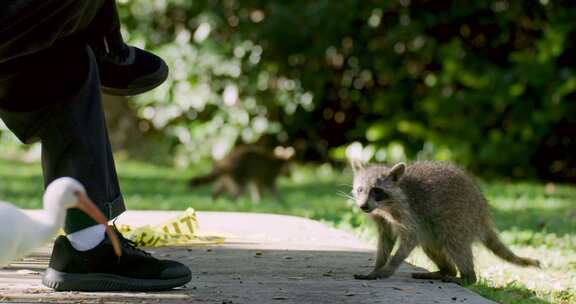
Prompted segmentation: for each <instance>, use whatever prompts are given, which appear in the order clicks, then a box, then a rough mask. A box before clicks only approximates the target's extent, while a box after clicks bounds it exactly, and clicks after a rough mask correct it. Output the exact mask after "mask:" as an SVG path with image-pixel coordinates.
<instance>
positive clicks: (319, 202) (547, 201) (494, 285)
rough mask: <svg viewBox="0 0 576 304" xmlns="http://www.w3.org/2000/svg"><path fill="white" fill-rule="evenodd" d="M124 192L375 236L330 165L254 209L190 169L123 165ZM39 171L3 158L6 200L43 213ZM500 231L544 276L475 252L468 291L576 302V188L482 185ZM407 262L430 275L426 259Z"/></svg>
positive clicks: (297, 175) (136, 204)
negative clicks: (202, 182)
mask: <svg viewBox="0 0 576 304" xmlns="http://www.w3.org/2000/svg"><path fill="white" fill-rule="evenodd" d="M119 163H120V164H119V168H118V171H119V174H120V177H121V186H122V189H123V192H124V194H125V198H126V201H127V204H128V208H129V209H159V210H182V209H185V208H186V207H189V206H191V207H194V208H195V209H197V210H220V211H251V212H268V213H282V214H292V215H298V216H304V217H308V218H312V219H317V220H321V221H324V222H327V223H329V224H331V225H333V226H336V227H338V228H342V229H346V230H349V231H352V232H354V233H356V234H358V235H359V236H360V237H363V238H366V239H368V240H373V239H374V233H373V231H372V229H371V227H370V225H369V224H367V223H368V221H367V219H366V218H365V216H364V215H362V214H360V212H358V211H357V210H356V209H354V208H351V205H350V203H349V202H347V200H346V199H345V198H344V197H343V196H341V195H338V192H348V191H349V190H350V186H349V185H350V180H351V176H350V173H349V172H344V173H342V172H336V171H334V170H333V169H331V167H329V166H320V167H299V168H298V169H297V170H294V173H293V174H292V176H291V178H290V179H288V178H284V179H282V180H281V183H280V191H281V193H282V197H283V198H284V200H285V204H279V203H278V202H275V201H274V200H273V199H271V198H269V197H265V198H264V200H263V201H262V202H261V203H260V204H253V203H252V202H251V201H250V200H249V199H248V198H247V197H243V198H241V199H239V200H238V201H232V200H229V199H226V198H221V199H219V200H217V201H215V202H213V201H212V200H211V199H210V189H209V187H203V188H199V189H197V190H195V191H190V190H189V189H187V187H186V185H185V184H186V180H187V179H188V178H189V177H190V176H192V175H193V173H192V172H191V171H188V170H177V169H173V168H167V167H157V166H153V165H148V164H142V163H135V162H126V161H120V162H119ZM40 172H41V171H40V166H39V165H38V164H36V163H34V164H24V163H21V162H17V161H10V160H1V159H0V198H1V199H2V200H5V201H10V202H13V203H15V204H16V205H18V206H20V207H24V208H39V207H40V206H41V203H40V198H41V193H42V179H41V173H40ZM482 188H483V190H484V192H485V193H486V195H487V197H488V198H489V200H490V202H491V205H492V210H493V214H494V218H495V221H496V225H497V226H498V228H499V230H500V231H501V235H502V237H503V239H504V241H505V242H506V243H507V244H509V245H510V246H511V248H512V249H513V250H514V251H515V252H517V253H518V254H520V255H524V256H530V257H534V258H538V259H540V260H541V261H542V262H543V265H544V266H543V268H542V269H532V268H520V267H517V266H514V265H510V264H508V263H505V262H503V261H501V260H499V259H498V258H496V257H494V256H493V255H492V254H491V253H489V252H488V251H487V250H485V249H484V248H482V247H480V246H478V248H477V250H475V254H476V259H477V262H476V264H477V265H476V268H477V270H478V272H479V275H480V277H481V278H482V279H481V280H480V282H479V283H478V284H476V285H474V286H471V287H470V288H471V289H473V290H474V291H476V292H478V293H480V294H482V295H483V296H485V297H488V298H490V299H493V300H495V301H497V302H501V303H537V304H540V303H576V291H575V290H574V286H576V188H575V187H568V186H559V185H547V186H545V185H543V184H538V183H503V182H498V183H484V184H482ZM409 261H410V262H412V263H414V264H416V265H418V266H421V267H425V268H428V269H430V270H432V269H433V268H434V267H433V266H432V265H431V264H430V262H429V261H428V260H427V259H426V258H425V257H424V255H423V254H422V252H420V251H417V252H415V253H414V254H413V255H412V256H411V257H410V258H409Z"/></svg>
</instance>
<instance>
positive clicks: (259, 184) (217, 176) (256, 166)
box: [189, 145, 294, 202]
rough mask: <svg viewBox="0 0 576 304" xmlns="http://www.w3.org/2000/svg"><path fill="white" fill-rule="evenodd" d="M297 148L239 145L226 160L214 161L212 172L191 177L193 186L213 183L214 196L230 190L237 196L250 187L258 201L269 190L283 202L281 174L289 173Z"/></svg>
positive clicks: (230, 193) (214, 197)
mask: <svg viewBox="0 0 576 304" xmlns="http://www.w3.org/2000/svg"><path fill="white" fill-rule="evenodd" d="M293 156H294V148H292V147H288V148H284V147H276V148H275V149H274V151H269V150H267V149H265V148H263V147H260V146H256V145H241V146H237V147H235V148H234V149H233V150H232V151H231V152H230V153H229V154H228V155H226V156H225V157H224V158H223V159H220V160H217V161H215V162H214V165H213V169H212V172H210V173H208V174H207V175H204V176H199V177H194V178H192V179H191V180H190V182H189V186H190V188H194V187H197V186H201V185H205V184H208V183H213V186H212V199H216V198H218V196H220V194H222V193H224V192H226V193H227V194H228V195H230V196H231V197H233V198H234V199H237V198H238V197H239V196H240V195H241V194H242V193H244V191H245V190H246V188H249V191H250V196H251V198H252V200H253V201H254V202H259V201H260V199H261V198H262V194H263V193H264V192H265V191H268V192H270V193H272V194H273V195H274V196H275V198H276V199H277V200H278V201H280V202H282V198H281V197H280V193H279V192H278V189H277V187H276V180H277V179H278V177H279V176H280V175H288V171H289V168H288V167H289V163H290V160H291V159H292V157H293Z"/></svg>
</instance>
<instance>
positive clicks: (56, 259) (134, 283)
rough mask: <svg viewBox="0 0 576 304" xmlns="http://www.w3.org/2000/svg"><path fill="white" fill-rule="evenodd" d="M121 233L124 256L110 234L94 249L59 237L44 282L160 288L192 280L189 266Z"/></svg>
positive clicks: (69, 286) (83, 287) (78, 287)
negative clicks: (78, 246) (145, 248)
mask: <svg viewBox="0 0 576 304" xmlns="http://www.w3.org/2000/svg"><path fill="white" fill-rule="evenodd" d="M118 235H119V237H120V241H121V243H122V256H121V257H117V256H116V255H115V254H114V249H113V248H112V245H111V244H110V241H109V240H108V238H106V239H105V240H104V241H102V243H101V244H100V245H98V246H97V247H96V248H94V249H92V250H89V251H77V250H76V249H74V248H73V247H72V245H71V244H70V241H69V240H68V238H67V237H65V236H60V237H58V239H56V242H55V243H54V249H53V251H52V257H51V258H50V265H49V267H48V269H47V270H46V273H45V274H44V277H43V278H42V283H43V284H44V285H45V286H47V287H50V288H53V289H55V290H57V291H157V290H167V289H172V288H174V287H178V286H182V285H184V284H186V283H188V282H190V279H191V278H192V274H191V272H190V269H188V267H186V266H184V265H183V264H181V263H178V262H175V261H167V260H158V259H156V258H154V257H152V256H151V255H150V254H149V253H147V252H145V251H143V250H140V249H138V248H136V247H135V246H134V243H133V242H131V241H129V240H126V239H124V238H123V237H122V235H121V234H120V233H118Z"/></svg>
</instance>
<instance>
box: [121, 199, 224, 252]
mask: <svg viewBox="0 0 576 304" xmlns="http://www.w3.org/2000/svg"><path fill="white" fill-rule="evenodd" d="M118 230H120V232H121V233H122V235H123V236H124V237H125V238H127V239H129V240H131V241H133V242H135V243H136V245H137V246H143V247H163V246H187V245H209V244H221V243H224V237H221V236H209V235H202V234H200V233H199V232H198V220H197V218H196V211H195V210H194V209H193V208H188V209H186V211H184V213H182V214H181V215H179V216H177V217H175V218H173V219H170V220H168V221H166V222H164V223H162V224H160V225H156V226H150V225H146V226H142V227H137V228H134V227H131V226H129V225H118Z"/></svg>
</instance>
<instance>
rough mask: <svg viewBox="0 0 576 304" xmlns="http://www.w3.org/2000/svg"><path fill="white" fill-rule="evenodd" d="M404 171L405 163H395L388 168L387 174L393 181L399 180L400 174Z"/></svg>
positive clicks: (402, 174)
mask: <svg viewBox="0 0 576 304" xmlns="http://www.w3.org/2000/svg"><path fill="white" fill-rule="evenodd" d="M405 171H406V164H405V163H397V164H395V165H394V167H392V169H390V171H389V172H388V176H389V177H390V179H392V181H393V182H397V181H399V180H400V179H401V178H402V176H404V172H405Z"/></svg>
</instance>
